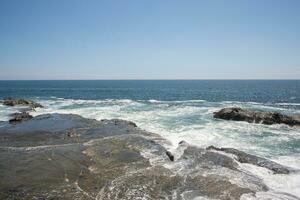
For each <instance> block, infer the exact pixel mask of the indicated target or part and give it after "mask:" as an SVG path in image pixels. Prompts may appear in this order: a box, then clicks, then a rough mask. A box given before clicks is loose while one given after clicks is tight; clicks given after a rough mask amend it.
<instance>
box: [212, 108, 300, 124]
mask: <svg viewBox="0 0 300 200" xmlns="http://www.w3.org/2000/svg"><path fill="white" fill-rule="evenodd" d="M214 118H219V119H225V120H234V121H246V122H249V123H262V124H267V125H271V124H287V125H289V126H295V125H298V126H299V125H300V116H299V115H295V116H287V115H283V114H280V113H278V112H259V111H251V110H245V109H242V108H223V109H221V110H220V111H218V112H214Z"/></svg>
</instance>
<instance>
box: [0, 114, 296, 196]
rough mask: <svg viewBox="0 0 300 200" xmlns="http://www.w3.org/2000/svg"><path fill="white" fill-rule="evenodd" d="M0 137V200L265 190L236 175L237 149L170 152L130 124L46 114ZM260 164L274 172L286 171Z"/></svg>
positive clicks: (2, 128)
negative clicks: (235, 155)
mask: <svg viewBox="0 0 300 200" xmlns="http://www.w3.org/2000/svg"><path fill="white" fill-rule="evenodd" d="M0 137H1V140H0V177H1V179H0V199H11V200H12V199H14V200H16V199H67V200H68V199H70V200H71V199H72V200H73V199H82V200H85V199H98V200H101V199H102V200H114V199H124V200H126V199H155V200H157V199H166V200H167V199H174V200H183V199H194V198H195V197H203V198H212V199H240V198H241V197H242V196H244V195H247V196H255V194H256V192H266V191H268V187H267V186H266V185H265V184H264V183H263V181H262V180H261V179H259V178H258V177H256V176H255V175H252V174H250V173H248V172H244V171H243V170H241V168H240V167H239V161H240V159H236V158H235V157H234V156H232V155H231V154H237V152H236V151H234V150H230V151H229V150H227V149H219V148H217V147H214V148H212V147H211V148H207V149H202V148H198V147H195V146H191V145H189V144H188V143H186V142H184V141H183V142H180V144H179V145H178V147H177V149H175V150H174V151H172V152H170V151H168V150H167V149H166V148H165V147H164V146H165V144H168V143H169V142H168V141H167V140H165V139H163V138H162V137H160V136H159V135H157V134H154V133H150V132H147V131H144V130H142V129H140V128H139V127H137V126H136V125H135V124H134V123H133V122H129V121H124V120H118V119H112V120H101V121H97V120H92V119H86V118H83V117H81V116H79V115H72V114H45V115H39V116H36V117H34V118H32V119H28V120H26V121H23V122H20V123H9V122H1V123H0ZM238 155H242V156H243V160H246V161H247V160H250V161H251V162H252V164H256V163H255V161H256V160H259V159H260V158H258V157H251V155H249V154H243V153H241V152H239V151H238ZM240 157H241V156H240ZM247 157H249V158H248V159H247ZM253 160H255V161H253ZM250 161H249V162H250ZM263 161H264V165H263V167H264V166H275V167H276V171H275V172H276V173H281V172H282V173H292V171H293V170H291V169H288V168H287V169H285V167H284V166H281V165H277V164H276V163H274V162H271V161H270V162H269V161H268V160H267V159H263ZM278 168H279V169H280V170H277V169H278ZM269 169H271V170H270V172H271V173H273V172H272V169H273V168H272V167H269Z"/></svg>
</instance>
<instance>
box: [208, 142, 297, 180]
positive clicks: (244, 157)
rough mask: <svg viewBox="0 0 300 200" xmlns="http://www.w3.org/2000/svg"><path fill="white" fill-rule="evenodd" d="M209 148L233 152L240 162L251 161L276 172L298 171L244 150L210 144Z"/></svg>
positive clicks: (250, 162)
mask: <svg viewBox="0 0 300 200" xmlns="http://www.w3.org/2000/svg"><path fill="white" fill-rule="evenodd" d="M207 150H216V151H223V152H225V153H229V154H232V155H234V156H235V157H236V160H237V161H238V162H240V163H249V164H253V165H257V166H259V167H264V168H267V169H269V170H271V171H273V173H274V174H289V173H291V172H295V171H296V170H295V169H291V168H289V167H286V166H283V165H280V164H278V163H276V162H273V161H271V160H268V159H266V158H262V157H258V156H254V155H251V154H247V153H245V152H243V151H239V150H237V149H233V148H217V147H214V146H209V147H207Z"/></svg>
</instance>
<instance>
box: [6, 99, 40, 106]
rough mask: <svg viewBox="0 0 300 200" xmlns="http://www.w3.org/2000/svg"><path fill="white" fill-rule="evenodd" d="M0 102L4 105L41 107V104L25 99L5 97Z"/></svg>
mask: <svg viewBox="0 0 300 200" xmlns="http://www.w3.org/2000/svg"><path fill="white" fill-rule="evenodd" d="M2 104H3V105H6V106H29V107H30V108H43V106H42V105H41V104H39V103H36V102H34V101H31V100H25V99H13V98H6V99H4V100H3V101H2Z"/></svg>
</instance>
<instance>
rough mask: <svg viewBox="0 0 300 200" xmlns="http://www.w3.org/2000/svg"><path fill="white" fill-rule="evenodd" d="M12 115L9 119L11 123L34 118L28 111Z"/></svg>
mask: <svg viewBox="0 0 300 200" xmlns="http://www.w3.org/2000/svg"><path fill="white" fill-rule="evenodd" d="M11 116H12V117H13V118H12V119H10V120H9V122H10V123H20V122H22V121H27V120H29V119H32V118H33V117H32V116H31V115H30V114H29V113H28V112H21V113H14V114H12V115H11Z"/></svg>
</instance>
